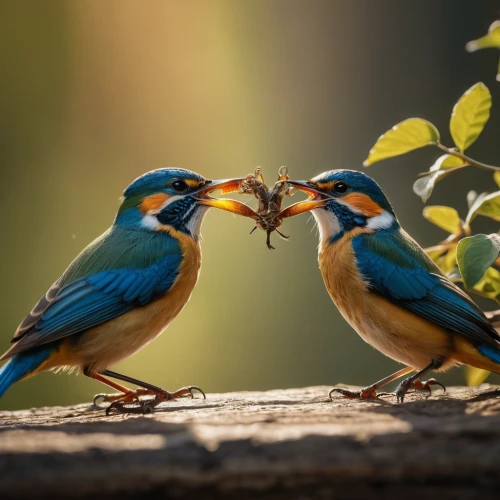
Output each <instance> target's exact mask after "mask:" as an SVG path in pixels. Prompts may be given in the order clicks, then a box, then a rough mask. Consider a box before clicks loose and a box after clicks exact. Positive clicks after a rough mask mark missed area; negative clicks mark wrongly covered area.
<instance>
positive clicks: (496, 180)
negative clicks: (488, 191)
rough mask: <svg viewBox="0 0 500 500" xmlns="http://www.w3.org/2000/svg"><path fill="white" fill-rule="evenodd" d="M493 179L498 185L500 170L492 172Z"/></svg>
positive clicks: (499, 185)
mask: <svg viewBox="0 0 500 500" xmlns="http://www.w3.org/2000/svg"><path fill="white" fill-rule="evenodd" d="M493 180H494V181H495V182H496V184H497V186H498V187H500V172H495V173H494V174H493Z"/></svg>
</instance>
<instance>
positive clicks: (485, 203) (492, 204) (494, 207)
mask: <svg viewBox="0 0 500 500" xmlns="http://www.w3.org/2000/svg"><path fill="white" fill-rule="evenodd" d="M476 215H484V216H485V217H490V218H491V219H493V220H496V221H500V191H495V192H494V193H490V194H486V193H482V194H480V195H479V196H478V197H477V198H476V200H475V201H474V203H473V204H472V206H471V207H470V209H469V213H468V214H467V218H466V219H465V221H466V222H467V223H470V222H471V221H472V220H473V219H474V218H475V217H476Z"/></svg>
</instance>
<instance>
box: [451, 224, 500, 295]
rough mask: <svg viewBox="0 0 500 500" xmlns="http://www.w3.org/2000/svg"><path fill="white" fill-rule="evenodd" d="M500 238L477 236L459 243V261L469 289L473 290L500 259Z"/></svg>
mask: <svg viewBox="0 0 500 500" xmlns="http://www.w3.org/2000/svg"><path fill="white" fill-rule="evenodd" d="M499 252H500V236H498V235H497V234H490V235H486V234H476V236H469V237H467V238H464V239H462V240H461V241H459V243H458V246H457V261H458V267H459V269H460V273H461V274H462V277H463V279H464V284H465V286H466V287H467V288H472V287H473V286H474V285H476V283H478V282H479V280H480V279H481V278H482V277H483V276H484V274H485V273H486V271H487V270H488V268H489V267H490V266H491V264H493V262H495V260H496V259H497V258H498V253H499Z"/></svg>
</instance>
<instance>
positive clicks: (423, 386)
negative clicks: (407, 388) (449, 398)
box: [412, 378, 446, 398]
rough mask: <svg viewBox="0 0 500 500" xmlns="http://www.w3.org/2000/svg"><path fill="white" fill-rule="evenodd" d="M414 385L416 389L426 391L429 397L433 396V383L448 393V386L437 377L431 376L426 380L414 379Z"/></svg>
mask: <svg viewBox="0 0 500 500" xmlns="http://www.w3.org/2000/svg"><path fill="white" fill-rule="evenodd" d="M412 385H413V387H414V388H415V391H419V392H425V393H426V397H427V398H428V397H430V396H432V389H431V387H432V386H433V385H437V386H438V387H441V389H443V392H444V394H446V387H445V386H444V385H443V384H442V383H441V382H438V381H437V380H436V379H435V378H430V379H429V380H426V381H425V382H421V381H420V380H418V379H417V380H414V381H413V384H412Z"/></svg>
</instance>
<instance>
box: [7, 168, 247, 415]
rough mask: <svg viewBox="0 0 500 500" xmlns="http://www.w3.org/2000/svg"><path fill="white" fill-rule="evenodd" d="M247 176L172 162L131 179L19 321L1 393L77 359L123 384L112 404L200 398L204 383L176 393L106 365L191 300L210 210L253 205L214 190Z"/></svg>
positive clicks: (129, 408) (140, 407) (140, 405)
mask: <svg viewBox="0 0 500 500" xmlns="http://www.w3.org/2000/svg"><path fill="white" fill-rule="evenodd" d="M239 181H240V179H228V180H219V181H210V180H207V179H205V178H204V177H202V176H201V175H199V174H197V173H195V172H192V171H190V170H184V169H177V168H164V169H158V170H153V171H151V172H148V173H146V174H144V175H142V176H141V177H139V178H138V179H136V180H135V181H134V182H132V184H130V186H128V187H127V189H126V190H125V191H124V193H123V197H122V199H121V204H120V207H119V209H118V213H117V215H116V217H115V219H114V222H113V224H112V225H111V227H110V228H109V229H108V230H107V231H106V232H105V233H104V234H102V235H101V236H99V237H98V238H97V239H96V240H95V241H93V242H92V243H91V244H90V245H89V246H87V247H86V248H85V249H84V250H83V251H82V252H81V253H80V254H79V255H78V256H77V257H76V259H75V260H74V261H73V262H72V263H71V264H70V265H69V267H68V268H67V269H66V271H65V272H64V273H63V274H62V276H61V277H60V278H59V279H58V280H57V281H56V282H55V283H54V284H53V285H52V286H51V287H50V288H49V290H48V291H47V293H46V294H45V295H44V296H43V297H42V298H41V299H40V301H39V302H38V303H37V304H36V305H35V307H34V308H33V310H32V311H31V312H30V313H29V314H28V316H27V317H26V318H25V319H24V321H23V322H22V323H21V324H20V325H19V327H18V328H17V330H16V332H15V335H14V338H13V339H12V343H13V345H12V347H11V348H10V349H9V350H8V351H7V352H6V353H5V354H4V355H3V356H2V357H1V358H0V360H8V362H7V363H6V364H5V365H4V366H3V367H2V368H0V397H1V396H2V395H3V394H4V393H5V391H6V390H7V389H8V388H9V387H10V386H11V385H12V384H14V383H15V382H17V381H19V380H22V379H25V378H27V377H29V376H32V375H35V374H37V373H40V372H44V371H47V370H55V369H61V368H63V369H75V368H76V369H78V370H80V371H81V372H83V374H84V375H86V376H88V377H91V378H93V379H95V380H98V381H100V382H102V383H104V384H106V385H108V386H109V387H112V388H113V389H115V390H117V391H119V393H118V394H113V395H106V394H99V395H97V396H96V398H98V399H99V400H100V401H107V402H110V403H111V404H110V406H108V408H107V411H108V413H109V411H110V410H112V409H115V410H116V411H117V412H121V413H127V412H131V413H150V412H152V411H153V409H154V407H155V406H157V405H158V404H159V403H160V402H162V401H166V400H172V399H175V398H179V397H182V396H191V397H193V391H194V390H197V391H199V392H201V394H202V395H203V397H205V395H204V393H203V391H202V390H201V389H200V388H199V387H197V386H186V387H183V388H181V389H179V390H177V391H174V392H169V391H166V390H164V389H161V388H160V387H157V386H155V385H152V384H149V383H146V382H142V381H140V380H136V379H134V378H131V377H128V376H126V375H122V374H120V373H116V372H114V371H111V370H109V368H108V367H109V366H110V365H113V364H115V363H117V362H119V361H121V360H123V359H125V358H128V357H129V356H131V355H132V354H134V353H135V352H137V351H138V350H139V349H141V348H142V347H144V346H145V345H146V344H148V343H149V342H151V341H152V340H153V339H155V338H156V337H157V336H158V335H159V334H160V333H161V332H162V331H163V330H164V329H165V328H166V327H167V326H168V325H169V323H170V322H171V321H172V320H173V319H174V318H175V317H176V316H177V315H178V314H179V312H180V311H181V309H182V308H183V307H184V306H185V305H186V303H187V302H188V300H189V298H190V296H191V292H192V291H193V288H194V286H195V284H196V281H197V279H198V274H199V271H200V265H201V249H200V229H201V224H202V221H203V218H204V216H205V214H206V212H207V210H208V209H209V208H210V207H216V208H220V209H222V210H227V211H230V212H233V213H239V214H241V215H245V216H253V214H255V212H253V210H251V209H250V208H248V207H247V206H246V205H244V204H242V203H239V202H237V201H234V200H229V199H216V198H212V197H210V196H209V193H210V192H212V191H214V190H216V189H222V190H224V189H227V192H231V191H233V190H234V189H235V188H236V189H237V187H238V186H239ZM252 212H253V214H252ZM111 379H114V380H111ZM115 380H119V381H121V382H126V383H130V384H134V385H136V386H138V389H136V390H131V389H129V388H127V387H125V386H123V385H121V384H120V383H118V382H115ZM142 396H154V397H153V398H142V399H140V397H142ZM96 401H97V399H95V400H94V402H96Z"/></svg>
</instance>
